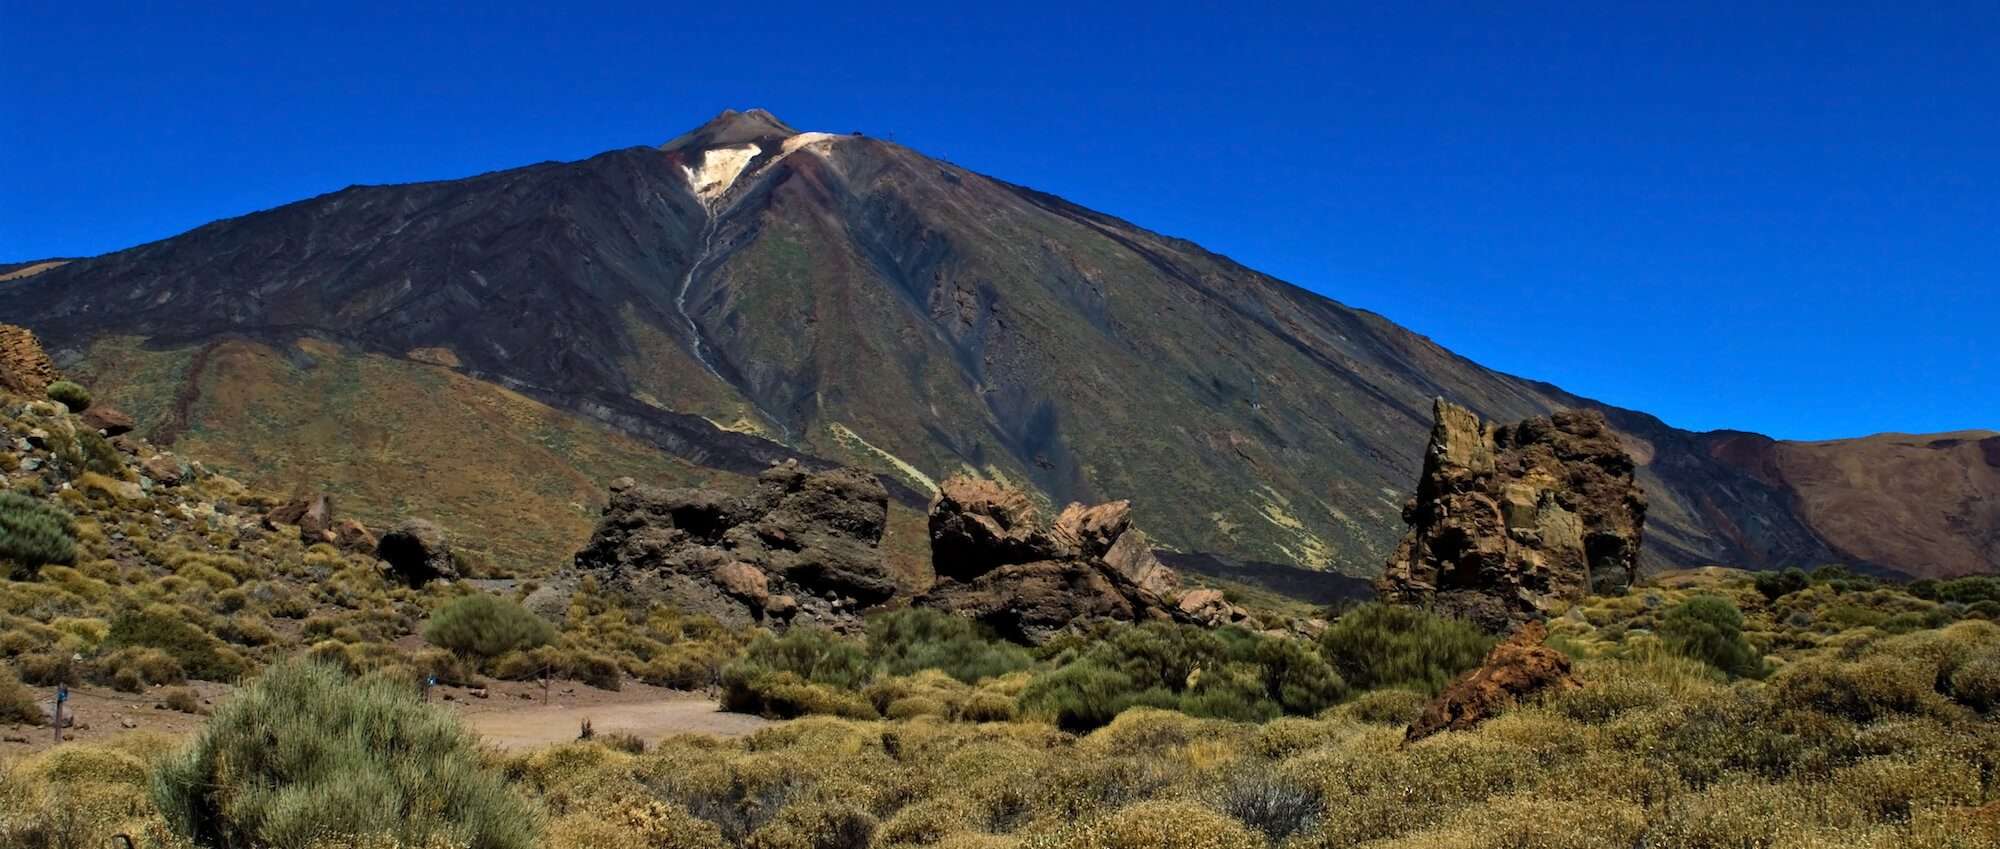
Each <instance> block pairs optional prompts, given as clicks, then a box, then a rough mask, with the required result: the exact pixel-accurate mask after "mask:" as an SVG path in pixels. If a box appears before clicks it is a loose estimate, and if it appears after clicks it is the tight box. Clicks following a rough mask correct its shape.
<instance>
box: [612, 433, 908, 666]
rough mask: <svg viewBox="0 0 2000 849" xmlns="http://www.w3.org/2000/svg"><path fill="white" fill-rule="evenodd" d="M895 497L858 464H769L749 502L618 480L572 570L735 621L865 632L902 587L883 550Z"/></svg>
mask: <svg viewBox="0 0 2000 849" xmlns="http://www.w3.org/2000/svg"><path fill="white" fill-rule="evenodd" d="M888 517H889V492H888V490H887V489H886V488H884V487H883V486H882V482H881V481H879V480H877V479H876V478H875V476H874V475H871V474H869V473H867V472H864V471H861V470H859V469H847V468H838V469H829V470H825V471H813V470H810V469H807V468H806V467H804V466H802V465H800V464H799V463H798V462H797V461H787V462H785V463H780V464H777V465H773V466H772V467H771V468H769V469H767V470H765V471H764V472H763V473H762V474H760V475H759V476H758V478H757V489H756V491H755V492H754V493H751V494H749V495H736V494H733V493H728V492H722V491H717V490H707V489H659V488H655V487H649V486H642V485H639V484H637V483H635V482H633V481H632V480H630V479H629V478H621V479H619V480H617V481H613V483H612V487H611V500H610V502H609V503H608V504H607V505H606V506H605V508H604V516H603V518H602V519H601V520H600V521H599V522H598V526H597V530H596V532H595V533H593V534H592V535H591V538H590V543H589V544H588V545H587V546H585V547H584V549H583V550H582V551H580V552H578V553H577V555H576V568H577V570H578V571H580V572H585V573H588V574H594V575H596V576H598V577H599V579H600V580H603V581H604V582H606V584H607V585H608V586H612V587H615V588H618V589H621V590H625V591H629V592H633V593H635V594H638V595H640V596H642V597H650V598H656V599H661V600H665V601H670V602H672V603H673V604H674V605H675V606H677V607H680V608H681V609H683V610H688V611H692V612H699V613H707V614H710V615H713V616H715V617H716V618H718V619H720V620H722V621H724V622H727V623H730V624H735V625H743V624H750V623H768V624H785V623H789V622H798V623H811V624H819V625H825V626H828V627H832V628H836V629H842V630H847V629H852V628H855V627H858V626H859V623H860V620H859V614H860V612H861V611H863V610H866V609H868V608H871V607H874V606H876V605H879V604H881V603H883V602H885V601H888V600H889V599H890V598H892V597H894V596H895V595H896V594H897V593H898V592H900V591H901V589H902V588H901V587H900V585H898V584H897V583H896V581H895V579H894V577H893V576H892V575H891V574H890V572H889V571H888V569H887V568H886V567H885V566H884V564H883V561H882V553H881V550H880V548H879V546H880V543H881V540H882V531H883V529H884V528H885V527H886V526H887V524H888Z"/></svg>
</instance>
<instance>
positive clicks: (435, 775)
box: [152, 661, 534, 849]
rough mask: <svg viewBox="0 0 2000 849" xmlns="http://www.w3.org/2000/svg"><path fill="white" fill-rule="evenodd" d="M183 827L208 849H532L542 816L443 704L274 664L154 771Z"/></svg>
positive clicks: (374, 683)
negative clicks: (373, 846)
mask: <svg viewBox="0 0 2000 849" xmlns="http://www.w3.org/2000/svg"><path fill="white" fill-rule="evenodd" d="M152 795H153V799H154V801H155V803H156V804H157V805H158V806H159V809H160V812H161V813H162V814H163V815H164V816H165V818H166V820H167V822H168V823H169V824H171V825H172V827H173V828H174V830H175V831H177V832H178V833H180V834H181V835H183V836H185V837H187V838H188V839H189V840H191V841H193V842H194V843H195V844H196V845H199V846H204V847H212V849H247V848H248V847H261V846H272V847H298V846H307V845H309V844H312V843H313V842H314V841H316V840H319V841H325V840H329V839H331V840H335V841H339V842H353V843H359V842H362V840H361V839H362V838H389V839H392V840H396V841H399V842H400V843H401V845H404V846H421V845H440V844H445V843H449V844H451V845H460V846H465V847H468V849H528V847H530V846H532V845H533V841H534V831H533V823H534V812H533V810H532V809H531V808H530V807H529V806H528V805H527V804H526V803H525V802H523V801H522V800H521V799H520V798H519V797H518V796H516V795H515V794H514V792H513V791H512V790H510V789H509V788H508V787H507V785H506V782H505V781H504V780H503V778H502V777H501V776H500V774H499V773H498V772H496V771H494V770H492V769H489V768H488V767H486V766H485V765H484V763H483V761H482V759H481V756H480V753H479V750H478V748H477V745H476V743H475V741H474V738H473V737H472V735H470V734H468V733H467V732H466V731H465V729H463V728H462V727H460V726H459V724H458V721H457V720H456V719H455V718H453V716H452V715H451V714H450V713H449V712H448V711H446V710H444V709H443V708H438V707H433V706H431V705H427V704H424V703H422V702H420V701H418V699H417V696H416V692H415V691H414V690H413V689H411V688H408V687H406V686H401V685H398V684H396V683H393V682H390V681H388V680H386V679H382V678H363V679H359V680H357V679H353V678H349V677H348V676H347V675H346V674H345V673H342V672H341V671H340V670H338V669H335V668H333V667H331V666H327V665H324V664H318V663H312V662H308V661H290V662H286V663H282V664H279V665H276V666H273V667H271V668H270V669H268V670H266V671H265V672H264V674H263V675H262V676H261V677H259V678H258V679H257V681H256V682H255V683H254V684H252V685H251V686H249V687H248V688H246V689H244V690H243V691H241V692H239V693H238V694H237V695H236V696H235V697H234V698H232V699H230V700H229V701H228V702H226V703H224V704H223V705H222V706H221V707H220V708H219V709H218V710H217V711H216V714H215V716H214V718H213V719H211V720H209V722H208V723H207V724H206V725H205V726H203V728H202V731H201V733H200V735H199V736H197V737H196V738H195V740H194V742H193V743H192V744H191V745H189V746H188V747H187V748H186V749H185V750H183V751H182V752H179V753H177V754H175V755H173V756H171V757H169V758H168V759H167V760H166V761H165V762H163V763H162V764H161V765H160V766H159V767H158V768H157V770H156V771H155V772H154V773H153V778H152Z"/></svg>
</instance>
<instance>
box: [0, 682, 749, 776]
mask: <svg viewBox="0 0 2000 849" xmlns="http://www.w3.org/2000/svg"><path fill="white" fill-rule="evenodd" d="M187 686H190V687H193V688H194V690H195V692H196V694H197V695H199V696H201V698H202V701H203V710H204V711H208V710H213V709H214V706H215V705H216V704H217V703H218V702H220V701H222V699H224V698H225V697H227V696H228V694H229V691H230V689H231V688H230V686H229V685H227V684H214V683H208V682H195V683H192V684H189V685H187ZM167 689H171V688H154V689H151V690H148V691H147V692H145V693H137V694H135V693H121V692H118V691H116V690H112V689H110V688H107V687H76V688H72V689H71V690H70V701H69V706H68V707H67V708H65V712H66V713H67V714H68V715H70V716H73V717H75V724H73V725H72V726H70V727H69V728H68V729H66V732H65V737H64V739H65V740H67V741H76V742H102V741H105V740H108V739H111V738H112V737H116V736H118V735H121V734H135V733H152V734H164V735H167V736H170V737H180V736H184V735H187V734H191V733H193V732H194V731H195V730H196V729H198V728H199V727H200V726H201V722H202V720H203V719H204V718H205V717H203V716H199V715H194V714H185V713H181V712H179V711H174V710H168V709H166V708H164V707H160V706H159V705H160V699H161V697H162V696H163V695H164V693H165V692H166V690H167ZM473 693H474V690H472V689H470V688H465V687H438V688H436V689H435V690H434V691H433V692H432V694H431V697H432V700H433V701H436V702H439V703H441V704H443V705H445V706H446V707H448V708H450V709H452V710H453V711H456V712H457V713H458V714H459V715H460V716H461V717H463V718H464V719H465V721H466V724H467V725H468V726H469V727H471V728H472V730H473V731H475V732H477V733H478V734H479V736H480V737H481V738H482V739H484V740H485V741H486V742H487V743H489V744H491V745H493V746H496V747H499V748H501V749H505V750H509V751H518V750H522V749H532V748H535V747H538V746H546V745H549V744H552V743H562V742H567V741H570V740H574V739H576V737H577V732H578V729H579V728H580V727H581V726H582V724H583V721H584V720H586V719H588V720H590V723H591V727H592V728H594V729H595V730H596V731H597V732H598V733H624V734H635V735H638V737H639V738H640V739H643V740H645V741H646V742H647V743H648V744H651V743H654V742H657V741H659V740H660V739H662V738H665V737H672V736H675V735H679V734H703V735H711V736H716V737H736V736H741V735H744V734H749V733H750V732H753V731H756V730H757V729H759V728H764V727H766V726H769V725H772V724H773V723H772V722H771V721H770V720H766V719H760V718H758V717H755V716H748V715H745V714H740V713H725V712H723V711H722V709H721V707H720V706H719V705H718V704H717V703H716V702H715V700H714V699H711V698H708V697H707V696H705V695H703V694H700V693H688V692H681V691H678V690H667V689H663V688H660V687H652V686H648V685H645V684H639V683H634V682H627V683H626V684H625V687H624V689H622V690H620V691H618V692H615V693H614V692H610V691H607V690H599V689H596V688H594V687H588V686H584V685H582V684H578V683H575V682H571V681H560V682H556V683H554V684H552V685H551V686H550V687H549V689H548V690H547V692H546V694H545V693H544V691H543V689H542V687H541V686H540V685H539V684H534V683H517V682H495V683H494V684H493V686H492V687H490V688H488V689H486V690H485V693H486V697H485V698H479V697H477V696H475V695H473ZM545 695H546V698H547V702H546V703H545V702H544V701H543V699H544V697H545ZM53 745H55V738H54V733H53V732H52V731H51V729H50V728H49V727H48V726H47V725H41V726H31V725H4V724H0V758H5V757H9V756H18V755H23V754H28V753H30V752H38V751H41V750H43V749H47V748H49V747H50V746H53Z"/></svg>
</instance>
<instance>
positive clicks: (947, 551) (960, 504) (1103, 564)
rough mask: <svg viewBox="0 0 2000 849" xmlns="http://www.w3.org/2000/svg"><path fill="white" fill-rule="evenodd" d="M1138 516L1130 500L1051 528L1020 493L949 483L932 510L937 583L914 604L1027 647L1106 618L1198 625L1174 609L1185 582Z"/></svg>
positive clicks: (1084, 510) (1068, 517)
mask: <svg viewBox="0 0 2000 849" xmlns="http://www.w3.org/2000/svg"><path fill="white" fill-rule="evenodd" d="M1131 514H1132V505H1131V503H1130V502H1126V501H1114V502H1110V503H1107V504H1098V505H1095V506H1088V507H1086V506H1084V505H1081V504H1071V505H1070V506H1069V507H1067V508H1065V509H1064V510H1063V511H1062V512H1061V513H1060V514H1059V515H1057V517H1056V519H1055V521H1054V522H1048V521H1045V520H1044V519H1043V517H1042V514H1041V511H1040V510H1038V509H1036V508H1035V505H1034V502H1033V501H1032V500H1030V499H1029V498H1028V497H1027V495H1026V494H1024V493H1022V492H1020V491H1018V490H1014V489H1012V488H1009V487H1006V486H1004V485H1001V484H999V483H996V482H993V481H989V480H982V479H978V478H971V477H963V476H960V477H953V478H950V479H947V480H946V481H945V482H944V483H943V484H942V485H941V486H940V487H939V488H938V494H937V497H936V498H934V499H933V500H932V501H931V510H930V531H931V558H932V564H933V569H934V570H935V571H936V573H937V575H938V581H937V583H936V584H934V585H932V586H931V588H930V590H929V591H927V592H925V593H924V594H923V595H922V596H920V597H919V598H918V599H917V600H916V602H915V603H916V604H918V605H922V606H926V607H933V608H937V609H940V610H945V611H947V612H951V613H954V614H957V615H960V616H966V617H969V618H972V619H977V620H979V621H981V622H984V623H986V624H987V625H989V626H991V627H992V628H993V629H994V630H996V631H997V632H999V633H1000V634H1001V635H1003V636H1006V637H1009V638H1012V639H1017V640H1023V641H1027V642H1041V641H1044V640H1046V639H1048V638H1049V637H1051V636H1053V635H1054V634H1055V633H1056V632H1058V631H1061V630H1062V629H1064V628H1067V627H1069V626H1070V625H1071V624H1072V623H1077V622H1087V621H1091V620H1097V619H1116V620H1122V621H1128V622H1130V621H1145V620H1178V621H1193V618H1192V617H1191V616H1189V615H1188V614H1185V613H1183V612H1182V611H1181V609H1180V608H1178V607H1176V606H1175V605H1174V603H1173V597H1174V595H1175V594H1176V592H1177V591H1178V588H1179V577H1178V576H1177V575H1176V574H1175V573H1174V571H1173V570H1172V569H1171V568H1168V567H1167V566H1166V565H1164V564H1162V563H1160V561H1159V559H1158V558H1156V557H1154V556H1153V551H1152V545H1151V544H1150V543H1148V542H1147V541H1146V536H1145V534H1143V533H1141V532H1140V531H1139V530H1138V529H1137V528H1134V527H1132V518H1131Z"/></svg>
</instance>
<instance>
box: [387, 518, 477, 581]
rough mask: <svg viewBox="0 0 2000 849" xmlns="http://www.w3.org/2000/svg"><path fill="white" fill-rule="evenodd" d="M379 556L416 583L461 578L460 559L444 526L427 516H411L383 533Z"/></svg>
mask: <svg viewBox="0 0 2000 849" xmlns="http://www.w3.org/2000/svg"><path fill="white" fill-rule="evenodd" d="M375 556H376V557H380V558H382V559H383V560H384V561H386V562H387V563H388V564H389V569H390V570H391V571H393V572H395V573H396V577H398V578H401V579H402V580H403V582H404V583H406V584H409V585H410V586H413V587H420V586H423V585H424V584H425V583H428V582H430V581H451V580H457V579H458V562H457V561H456V560H454V559H453V558H452V556H451V543H450V541H449V540H447V539H446V538H445V535H444V531H443V529H441V528H439V527H438V526H437V525H435V524H432V523H431V522H429V521H426V520H423V519H410V520H408V521H405V522H404V523H403V524H401V525H398V526H397V527H396V529H395V530H393V531H390V532H388V533H386V534H383V535H382V540H381V542H378V543H376V545H375Z"/></svg>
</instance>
